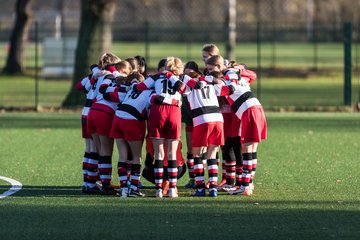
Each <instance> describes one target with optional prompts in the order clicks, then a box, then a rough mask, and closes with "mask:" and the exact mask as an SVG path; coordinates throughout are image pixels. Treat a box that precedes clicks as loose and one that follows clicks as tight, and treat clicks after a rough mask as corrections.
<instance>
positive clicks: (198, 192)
mask: <svg viewBox="0 0 360 240" xmlns="http://www.w3.org/2000/svg"><path fill="white" fill-rule="evenodd" d="M191 196H193V197H205V189H196V191H195V192H193V193H192V194H191Z"/></svg>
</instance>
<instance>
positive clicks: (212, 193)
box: [209, 188, 217, 197]
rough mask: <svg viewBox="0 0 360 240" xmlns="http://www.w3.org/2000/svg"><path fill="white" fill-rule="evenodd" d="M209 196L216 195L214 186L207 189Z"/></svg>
mask: <svg viewBox="0 0 360 240" xmlns="http://www.w3.org/2000/svg"><path fill="white" fill-rule="evenodd" d="M209 196H210V197H217V190H216V189H215V188H212V189H211V190H210V191H209Z"/></svg>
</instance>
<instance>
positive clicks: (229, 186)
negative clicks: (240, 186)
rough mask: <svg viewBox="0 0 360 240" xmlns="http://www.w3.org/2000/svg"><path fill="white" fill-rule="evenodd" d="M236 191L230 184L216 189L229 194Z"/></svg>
mask: <svg viewBox="0 0 360 240" xmlns="http://www.w3.org/2000/svg"><path fill="white" fill-rule="evenodd" d="M236 189H237V187H236V186H234V185H230V184H224V185H223V186H222V187H220V188H218V190H219V191H220V192H231V191H235V190H236Z"/></svg>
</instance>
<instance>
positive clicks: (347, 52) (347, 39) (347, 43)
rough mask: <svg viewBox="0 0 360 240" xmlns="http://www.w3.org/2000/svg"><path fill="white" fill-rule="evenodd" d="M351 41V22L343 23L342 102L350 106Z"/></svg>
mask: <svg viewBox="0 0 360 240" xmlns="http://www.w3.org/2000/svg"><path fill="white" fill-rule="evenodd" d="M351 41H352V23H351V22H346V23H344V104H345V105H347V106H351V73H352V67H351Z"/></svg>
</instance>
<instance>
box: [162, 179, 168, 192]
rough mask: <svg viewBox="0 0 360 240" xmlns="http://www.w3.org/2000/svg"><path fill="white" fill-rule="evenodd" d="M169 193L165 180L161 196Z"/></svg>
mask: <svg viewBox="0 0 360 240" xmlns="http://www.w3.org/2000/svg"><path fill="white" fill-rule="evenodd" d="M168 192H169V181H168V180H165V181H164V182H163V195H167V194H168Z"/></svg>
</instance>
